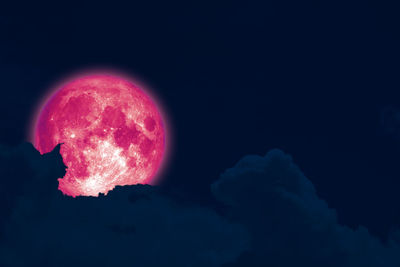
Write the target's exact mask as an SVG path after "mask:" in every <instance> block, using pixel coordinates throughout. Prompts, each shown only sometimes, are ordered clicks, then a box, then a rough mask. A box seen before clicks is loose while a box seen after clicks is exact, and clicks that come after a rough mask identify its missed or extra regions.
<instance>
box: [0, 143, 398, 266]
mask: <svg viewBox="0 0 400 267" xmlns="http://www.w3.org/2000/svg"><path fill="white" fill-rule="evenodd" d="M58 152H59V147H57V148H56V149H55V150H54V151H53V152H51V153H49V154H45V155H40V154H39V153H38V152H37V151H36V150H35V149H34V148H33V147H32V145H29V144H24V145H22V146H20V147H18V148H16V149H12V148H6V147H0V174H1V177H2V179H1V180H0V183H1V184H0V185H1V193H2V194H1V198H2V199H1V200H2V204H1V206H0V208H1V210H0V211H1V216H0V218H2V221H1V222H2V224H1V225H0V227H1V238H0V266H61V267H62V266H71V265H72V266H282V267H289V266H291V267H292V266H309V267H313V266H318V267H320V266H327V267H330V266H335V267H336V266H344V267H347V266H348V267H350V266H352V267H354V266H366V267H368V266H371V267H372V266H374V267H375V266H385V267H391V266H400V256H399V255H400V253H399V252H400V248H399V240H400V234H399V232H395V233H393V234H392V236H391V237H390V238H389V239H388V241H387V242H386V243H383V242H382V241H381V240H379V239H377V238H375V237H374V236H372V235H371V234H370V233H369V232H368V230H367V229H366V228H363V227H360V228H358V229H356V230H353V229H350V228H349V227H346V226H344V225H340V224H339V223H338V221H337V217H336V213H335V211H334V210H333V209H331V208H329V207H328V205H327V203H326V202H325V201H324V200H322V199H320V198H319V197H318V195H317V193H316V190H315V188H314V186H313V184H312V183H311V182H310V181H309V180H308V179H307V177H305V176H304V175H303V173H302V172H301V171H300V169H299V168H298V167H297V166H296V165H295V164H294V163H293V161H292V158H291V157H290V156H288V155H286V154H285V153H283V152H282V151H280V150H272V151H270V152H268V153H267V154H266V155H265V156H264V157H261V156H246V157H244V158H243V159H242V160H240V161H239V162H238V163H237V164H236V165H235V166H234V167H233V168H231V169H228V170H227V171H226V172H224V173H223V174H222V175H221V177H220V178H219V179H218V180H217V181H215V182H214V183H213V184H212V186H211V190H212V193H213V194H214V196H215V198H216V199H217V201H218V202H219V203H220V205H221V207H220V209H218V212H217V211H215V210H214V209H213V208H212V207H205V206H201V205H197V204H195V203H193V202H189V201H185V199H184V198H182V197H176V196H174V194H173V193H172V194H171V193H169V192H165V190H164V189H163V188H160V187H155V186H149V185H136V186H124V187H117V188H116V189H114V190H113V191H111V192H110V193H109V194H108V195H107V196H104V195H100V197H98V198H95V197H77V198H71V197H67V196H64V195H62V193H61V192H60V191H58V190H56V188H57V182H56V181H57V178H58V177H60V175H62V174H63V173H64V172H65V166H64V165H63V164H62V159H61V157H60V155H59V153H58Z"/></svg>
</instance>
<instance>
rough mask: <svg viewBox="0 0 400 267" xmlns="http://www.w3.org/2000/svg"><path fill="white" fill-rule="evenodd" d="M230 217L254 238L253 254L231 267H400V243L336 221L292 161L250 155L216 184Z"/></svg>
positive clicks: (274, 152) (273, 155) (285, 157)
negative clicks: (381, 239) (384, 239)
mask: <svg viewBox="0 0 400 267" xmlns="http://www.w3.org/2000/svg"><path fill="white" fill-rule="evenodd" d="M212 191H213V193H214V195H215V197H216V198H217V199H218V200H219V201H221V202H222V203H224V204H225V205H226V207H227V208H226V209H227V211H226V215H227V216H228V217H229V218H231V219H232V220H235V221H237V222H240V223H242V224H243V225H245V226H246V227H247V228H248V229H249V231H250V232H251V234H252V249H251V251H250V252H248V253H244V254H243V255H242V256H241V258H240V259H239V260H238V261H237V262H236V264H231V265H229V266H260V265H262V266H309V267H312V266H319V267H320V266H349V267H350V266H353V267H354V266H386V267H389V266H399V265H400V254H399V252H400V250H399V246H398V244H397V243H396V242H394V241H393V240H394V239H392V240H390V241H389V242H388V243H387V244H383V243H382V242H381V241H380V240H378V239H376V238H375V237H373V236H371V235H370V234H369V233H368V230H367V229H366V228H364V227H360V228H358V229H357V230H352V229H350V228H348V227H346V226H343V225H340V224H338V222H337V218H336V213H335V211H334V210H333V209H330V208H329V207H328V205H327V203H326V202H325V201H324V200H322V199H320V198H319V197H318V196H317V194H316V191H315V188H314V186H313V184H312V183H311V182H310V180H308V179H307V178H306V177H305V176H304V175H303V173H302V172H301V171H300V169H299V168H298V167H297V166H296V165H295V164H294V163H293V161H292V159H291V157H290V156H288V155H286V154H284V153H283V152H282V151H280V150H272V151H270V152H269V153H267V154H266V156H265V157H261V156H247V157H244V158H243V159H242V160H240V161H239V162H238V163H237V164H236V166H234V167H233V168H231V169H229V170H227V171H226V172H225V173H224V174H223V175H222V176H221V178H220V179H219V180H218V181H216V182H215V183H214V184H213V185H212Z"/></svg>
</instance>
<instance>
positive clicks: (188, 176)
mask: <svg viewBox="0 0 400 267" xmlns="http://www.w3.org/2000/svg"><path fill="white" fill-rule="evenodd" d="M278 3H280V4H278ZM68 5H69V4H68V3H65V5H60V6H58V7H47V8H38V7H36V8H31V7H26V8H24V9H23V10H21V9H20V10H18V12H8V13H7V14H6V15H1V16H0V33H1V34H0V67H1V71H0V81H1V95H0V101H1V102H0V119H1V122H2V124H1V125H2V130H1V131H0V143H2V144H10V145H16V144H18V143H21V142H23V141H25V140H27V136H28V134H29V133H28V131H29V125H30V122H31V119H32V116H33V115H34V112H35V111H36V109H37V104H38V103H39V102H40V100H41V98H42V97H43V96H44V95H45V94H47V92H48V90H50V89H51V88H52V86H53V85H54V84H57V83H58V82H59V81H60V80H63V79H64V78H66V77H68V75H70V74H75V73H77V72H79V71H82V70H88V69H92V68H99V67H101V68H106V69H107V68H108V69H112V70H116V71H121V72H123V73H127V74H128V73H129V74H131V75H132V76H133V77H137V78H139V79H140V80H142V81H143V82H144V83H145V84H147V85H148V87H149V90H150V91H151V92H153V93H154V95H155V96H157V98H158V99H159V100H160V101H161V103H162V106H163V108H164V109H165V111H166V113H167V116H168V118H169V121H168V123H169V126H170V127H171V129H172V133H173V137H172V140H173V144H172V145H173V147H172V148H171V152H172V153H171V155H170V157H171V158H170V159H169V166H168V168H166V169H165V170H164V173H163V176H162V178H161V179H162V185H164V186H166V187H169V188H171V189H173V188H180V189H183V191H185V192H187V194H188V195H190V196H191V197H192V198H194V199H196V200H201V201H204V202H211V201H212V198H211V196H210V193H209V185H210V183H211V182H212V181H213V180H214V179H216V178H217V177H218V176H219V174H220V172H221V171H223V170H225V169H226V168H228V167H231V166H233V164H234V163H235V162H236V161H237V160H238V159H239V158H241V157H242V156H243V155H247V154H252V153H253V154H260V155H263V154H265V153H266V152H267V151H268V150H270V149H271V148H280V149H282V150H284V151H285V152H287V153H289V154H291V155H292V156H293V158H294V161H295V162H296V164H298V165H299V166H300V168H301V169H302V170H303V171H304V173H305V175H306V176H307V177H308V178H309V179H310V180H311V181H312V182H313V184H314V185H315V186H316V188H317V191H318V194H319V195H320V196H321V197H322V198H324V199H325V200H326V201H327V202H328V204H329V206H330V207H332V208H335V209H336V210H337V212H338V215H339V220H340V221H341V222H342V223H345V224H347V225H350V226H352V227H355V226H357V225H359V224H363V225H365V226H367V227H368V228H369V229H370V231H371V232H373V233H375V234H377V235H378V236H385V235H386V233H387V232H388V231H390V229H391V228H392V227H393V226H394V225H396V224H397V225H398V224H399V223H400V210H399V203H400V194H399V193H398V192H399V190H400V167H399V162H400V146H399V144H398V140H399V139H398V138H397V137H396V136H394V135H393V134H392V135H388V134H387V133H386V132H385V129H384V127H383V126H382V123H381V116H382V111H383V110H385V109H386V108H387V107H394V108H396V107H400V93H399V92H400V91H399V90H400V89H399V88H400V84H399V83H400V82H399V79H398V76H399V64H398V62H399V56H400V55H399V49H398V48H399V47H400V38H399V37H400V36H399V34H398V33H399V26H400V24H399V22H400V21H399V18H398V12H399V7H398V6H394V5H393V4H390V3H389V2H387V3H384V2H382V1H374V2H372V1H334V2H330V3H328V2H327V1H316V0H313V1H300V2H299V1H290V2H285V3H281V1H273V2H271V1H258V2H245V1H229V2H222V1H221V2H220V1H210V2H209V3H206V2H204V1H202V2H201V3H198V4H194V3H185V4H172V3H166V2H164V3H163V2H160V3H157V4H155V3H146V2H145V1H144V2H142V3H135V4H131V5H130V6H124V7H123V6H117V5H116V6H112V5H111V4H110V3H108V4H107V5H102V4H98V5H97V6H93V5H85V4H80V6H79V7H76V6H68ZM53 8H54V9H53Z"/></svg>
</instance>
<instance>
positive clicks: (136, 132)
mask: <svg viewBox="0 0 400 267" xmlns="http://www.w3.org/2000/svg"><path fill="white" fill-rule="evenodd" d="M59 143H62V145H61V149H60V153H61V156H62V158H63V161H64V164H65V165H66V166H67V171H66V174H65V176H64V177H62V178H59V179H58V181H59V189H60V190H61V191H62V192H63V193H64V194H65V195H69V196H73V197H76V196H98V194H99V193H103V194H107V193H108V192H109V191H110V190H112V189H113V188H114V187H115V186H117V185H121V186H122V185H134V184H150V183H152V180H153V179H154V177H155V175H156V173H157V171H158V170H159V168H160V166H161V162H162V159H163V156H164V152H165V129H164V124H163V120H162V116H161V114H160V111H159V109H158V108H157V106H156V104H155V103H154V102H153V100H152V99H151V98H150V97H149V96H148V95H147V94H146V93H145V92H144V91H143V90H141V89H140V88H139V87H138V86H136V85H135V84H133V83H132V82H130V81H128V80H126V79H122V78H120V77H117V76H114V75H104V74H101V75H100V74H99V75H88V76H84V77H81V78H78V79H75V80H73V81H70V82H68V83H66V84H65V85H64V86H62V87H61V88H60V89H58V90H56V91H55V93H54V94H53V95H52V96H51V97H50V98H49V100H47V102H46V103H45V104H44V105H43V106H42V107H41V111H40V113H39V116H38V117H37V119H36V122H35V126H34V145H35V147H36V149H38V150H39V152H40V153H41V154H44V153H48V152H50V151H52V150H53V149H54V147H55V146H56V145H57V144H59Z"/></svg>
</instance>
